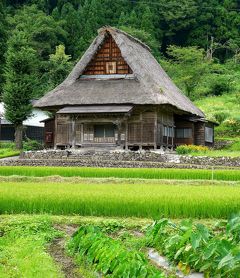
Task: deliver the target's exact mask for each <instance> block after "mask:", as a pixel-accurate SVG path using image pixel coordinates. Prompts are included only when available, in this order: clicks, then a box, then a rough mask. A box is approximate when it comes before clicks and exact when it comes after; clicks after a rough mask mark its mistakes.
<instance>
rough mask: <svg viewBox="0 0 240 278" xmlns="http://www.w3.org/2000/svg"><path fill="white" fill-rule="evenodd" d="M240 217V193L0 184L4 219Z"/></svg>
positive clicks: (185, 187)
mask: <svg viewBox="0 0 240 278" xmlns="http://www.w3.org/2000/svg"><path fill="white" fill-rule="evenodd" d="M239 211H240V187H239V186H231V185H229V186H222V185H212V186H211V185H209V186H203V185H198V186H196V185H189V183H187V184H184V182H181V183H178V184H177V183H176V184H174V185H169V184H164V183H162V184H151V183H148V184H143V183H139V184H137V183H136V184H124V183H121V184H111V183H108V184H94V183H92V184H85V183H79V184H73V183H66V182H63V183H44V184H42V183H34V182H3V183H0V213H1V214H3V213H52V214H58V215H60V214H62V215H67V214H79V215H88V216H91V215H92V216H115V217H127V216H128V217H134V216H135V217H150V218H151V217H154V218H160V217H161V216H166V217H180V218H182V217H197V218H226V217H228V216H229V215H231V214H232V213H237V212H239Z"/></svg>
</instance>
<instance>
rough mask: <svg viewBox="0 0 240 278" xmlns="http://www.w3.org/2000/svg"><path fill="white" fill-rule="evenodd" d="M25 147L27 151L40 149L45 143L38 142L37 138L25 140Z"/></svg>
mask: <svg viewBox="0 0 240 278" xmlns="http://www.w3.org/2000/svg"><path fill="white" fill-rule="evenodd" d="M23 149H24V150H25V151H38V150H42V149H43V144H41V143H40V142H38V141H37V140H30V139H28V140H27V141H24V142H23Z"/></svg>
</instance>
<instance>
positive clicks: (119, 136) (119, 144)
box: [117, 122, 121, 146]
mask: <svg viewBox="0 0 240 278" xmlns="http://www.w3.org/2000/svg"><path fill="white" fill-rule="evenodd" d="M117 135H118V140H117V145H118V146H121V122H119V123H118V124H117Z"/></svg>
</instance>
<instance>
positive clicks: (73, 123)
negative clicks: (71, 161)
mask: <svg viewBox="0 0 240 278" xmlns="http://www.w3.org/2000/svg"><path fill="white" fill-rule="evenodd" d="M72 148H73V149H75V148H76V119H75V116H73V117H72Z"/></svg>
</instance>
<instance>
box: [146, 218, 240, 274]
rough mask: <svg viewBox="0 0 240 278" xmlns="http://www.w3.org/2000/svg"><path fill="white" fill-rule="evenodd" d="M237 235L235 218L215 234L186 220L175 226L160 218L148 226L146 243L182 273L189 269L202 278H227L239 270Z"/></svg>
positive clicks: (239, 226)
mask: <svg viewBox="0 0 240 278" xmlns="http://www.w3.org/2000/svg"><path fill="white" fill-rule="evenodd" d="M239 234H240V217H239V216H235V217H233V218H232V219H230V220H229V221H228V223H227V225H226V226H225V229H224V230H222V231H220V232H218V234H214V233H213V232H212V231H210V230H209V229H208V228H207V227H206V226H204V225H202V224H193V222H192V221H190V220H184V221H182V222H181V223H180V224H179V225H175V224H174V223H172V222H171V221H169V220H167V219H162V220H160V221H157V222H156V223H155V224H154V225H153V226H152V227H150V229H149V231H148V233H147V244H148V245H150V246H154V247H156V248H158V249H159V250H161V252H162V253H163V254H164V255H166V256H167V257H168V258H169V259H170V260H172V261H175V262H176V263H177V264H178V266H179V268H181V270H182V271H184V272H186V273H188V272H189V271H190V268H192V269H194V270H196V271H200V272H204V274H205V276H206V277H217V276H219V277H229V278H230V277H237V276H236V273H239V271H240V244H239Z"/></svg>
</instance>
